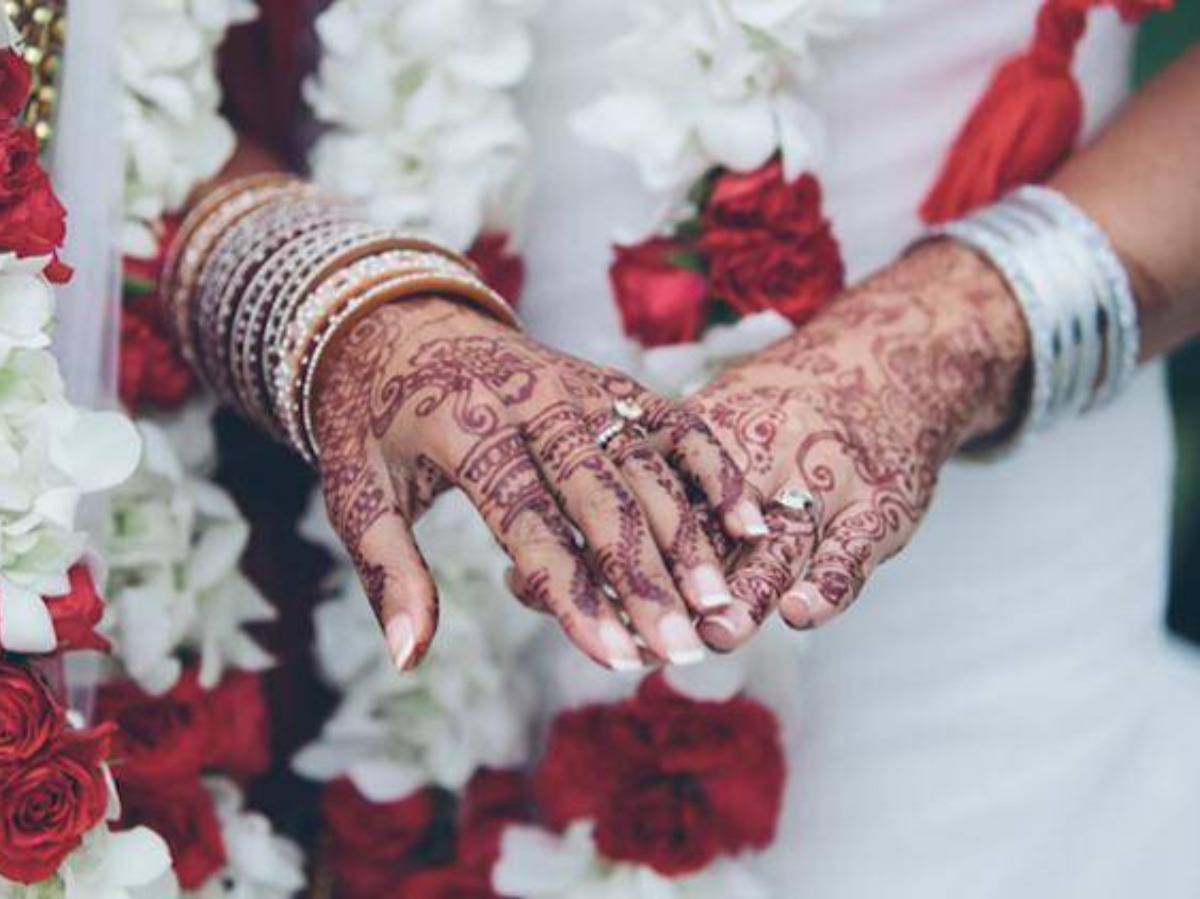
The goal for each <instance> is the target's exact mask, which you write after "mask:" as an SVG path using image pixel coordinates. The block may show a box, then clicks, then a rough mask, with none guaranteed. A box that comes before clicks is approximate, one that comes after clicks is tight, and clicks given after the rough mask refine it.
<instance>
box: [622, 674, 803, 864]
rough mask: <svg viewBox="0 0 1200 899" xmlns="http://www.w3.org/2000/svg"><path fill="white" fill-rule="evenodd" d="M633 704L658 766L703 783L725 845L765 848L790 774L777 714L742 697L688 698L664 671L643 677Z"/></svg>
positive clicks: (727, 847) (772, 836) (736, 848)
mask: <svg viewBox="0 0 1200 899" xmlns="http://www.w3.org/2000/svg"><path fill="white" fill-rule="evenodd" d="M637 705H638V707H639V710H640V711H641V713H642V715H643V716H644V720H645V721H646V722H647V727H648V729H649V737H650V742H651V744H652V746H653V747H654V748H653V751H654V753H655V757H656V759H657V764H658V766H659V767H660V768H661V770H662V771H664V772H666V773H669V774H673V775H681V776H691V777H695V778H698V779H699V780H700V781H701V782H702V783H703V785H704V794H705V796H706V797H707V801H708V806H709V813H710V814H711V815H712V816H713V823H714V824H715V825H716V826H717V827H718V834H719V837H720V840H721V845H722V846H723V847H724V849H725V851H727V852H731V853H732V852H739V851H741V850H743V849H746V848H748V847H749V848H753V849H765V848H766V847H768V846H769V845H770V844H771V842H772V841H773V840H774V839H775V826H776V824H777V823H778V820H779V813H780V809H781V805H782V800H783V786H784V782H785V781H786V779H787V769H786V762H785V757H784V752H783V745H782V743H781V738H780V734H779V722H778V721H777V720H776V718H775V716H774V714H772V713H771V711H770V710H769V709H767V708H766V707H765V706H763V705H760V704H759V703H757V702H754V701H753V700H750V699H746V698H745V697H741V696H737V697H734V698H733V699H731V700H729V701H728V702H697V701H695V700H691V699H686V698H684V697H681V696H680V695H679V694H678V693H676V692H675V691H674V690H672V689H671V687H670V685H669V684H668V683H667V681H666V679H665V678H663V677H661V676H659V677H652V678H648V679H646V680H645V681H643V683H642V686H641V689H640V690H639V692H638V700H637Z"/></svg>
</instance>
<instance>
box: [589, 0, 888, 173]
mask: <svg viewBox="0 0 1200 899" xmlns="http://www.w3.org/2000/svg"><path fill="white" fill-rule="evenodd" d="M884 3H885V0H705V2H697V0H636V2H635V3H632V4H630V9H631V14H632V16H633V18H634V21H635V26H634V28H633V29H632V30H631V31H630V32H629V33H628V34H627V35H625V36H624V37H622V38H621V39H620V40H618V41H617V42H616V43H615V44H614V45H613V46H612V48H611V49H610V51H609V60H608V65H609V73H610V80H611V89H610V91H609V93H607V94H606V95H605V96H603V97H602V98H600V99H599V100H598V101H596V103H594V104H593V105H591V106H589V107H588V108H587V109H585V110H584V111H582V112H581V113H580V114H579V115H578V116H577V117H576V120H575V126H576V130H577V131H578V133H579V134H580V135H581V136H582V137H584V138H585V139H587V140H590V141H593V142H595V143H597V144H599V145H601V146H606V147H608V148H610V149H612V150H614V151H616V152H618V153H621V154H623V155H625V156H627V157H629V158H630V159H632V160H633V161H634V162H635V163H636V164H637V169H638V173H639V176H640V178H641V180H642V183H643V185H644V186H645V187H646V188H648V189H649V190H652V191H655V192H659V191H674V192H677V191H686V190H688V189H689V188H690V187H691V186H692V185H693V184H694V183H695V182H696V181H697V180H699V179H700V178H702V177H703V176H704V175H705V174H706V173H707V172H708V171H710V170H711V169H713V168H717V167H721V168H726V169H731V170H733V171H738V172H746V171H752V170H753V169H757V168H759V167H760V166H762V165H764V164H765V163H766V162H767V161H768V160H769V159H771V157H773V156H774V155H775V154H776V153H778V154H779V155H780V156H781V157H782V159H783V163H784V171H785V174H786V175H787V177H788V179H789V180H791V179H794V178H797V177H799V176H800V175H801V174H803V173H804V172H805V171H809V170H812V169H813V168H814V167H815V165H816V164H818V163H819V161H820V154H821V150H822V148H823V145H824V141H825V138H824V133H823V128H822V125H821V121H820V118H819V116H818V115H817V114H816V112H815V111H814V110H812V109H811V108H810V107H808V106H806V105H805V104H804V102H803V100H802V99H801V98H802V95H803V89H804V88H805V86H807V85H808V84H809V83H811V81H812V78H813V76H814V74H815V72H816V69H817V64H816V63H817V56H818V45H819V44H820V43H822V42H824V41H827V40H829V39H832V38H835V37H840V36H843V35H845V34H847V33H848V32H849V31H850V30H851V29H852V28H853V26H855V25H857V24H860V23H861V22H863V21H865V20H867V19H870V18H873V17H875V16H878V15H879V14H880V13H881V12H882V11H883V7H884Z"/></svg>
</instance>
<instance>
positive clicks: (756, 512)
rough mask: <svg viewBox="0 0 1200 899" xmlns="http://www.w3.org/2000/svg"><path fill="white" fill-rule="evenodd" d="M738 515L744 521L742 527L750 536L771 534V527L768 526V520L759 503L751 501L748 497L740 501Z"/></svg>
mask: <svg viewBox="0 0 1200 899" xmlns="http://www.w3.org/2000/svg"><path fill="white" fill-rule="evenodd" d="M737 516H738V518H740V519H741V521H742V527H743V528H744V529H745V531H746V536H748V537H768V536H770V534H771V529H770V528H769V527H767V520H766V519H765V518H763V514H762V510H761V509H759V508H758V506H757V505H755V504H754V503H752V502H750V500H748V499H744V500H742V501H741V502H740V503H738V507H737Z"/></svg>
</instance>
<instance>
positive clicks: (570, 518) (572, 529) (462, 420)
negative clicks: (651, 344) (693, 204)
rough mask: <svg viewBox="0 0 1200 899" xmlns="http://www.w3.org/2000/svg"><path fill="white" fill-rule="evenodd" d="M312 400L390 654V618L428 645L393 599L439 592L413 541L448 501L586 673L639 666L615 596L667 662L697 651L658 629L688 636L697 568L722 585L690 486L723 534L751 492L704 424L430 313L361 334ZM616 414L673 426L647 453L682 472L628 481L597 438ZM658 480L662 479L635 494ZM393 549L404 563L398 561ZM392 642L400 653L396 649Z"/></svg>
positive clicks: (621, 385) (629, 387) (464, 319)
mask: <svg viewBox="0 0 1200 899" xmlns="http://www.w3.org/2000/svg"><path fill="white" fill-rule="evenodd" d="M317 386H318V392H317V403H316V408H315V412H316V416H315V421H316V428H315V432H316V438H317V444H318V446H319V448H320V451H319V458H320V467H321V474H322V477H323V480H324V485H325V492H326V500H327V504H328V507H329V510H330V517H331V520H332V522H333V525H334V527H335V528H336V529H337V531H338V533H339V534H340V535H341V536H342V538H343V539H344V540H345V542H346V544H347V546H348V547H349V551H350V553H351V555H352V557H353V558H354V560H355V563H356V565H357V566H358V567H359V570H360V572H361V573H362V575H363V579H364V583H365V584H366V585H367V586H368V587H369V592H370V594H371V599H372V602H373V603H374V604H376V606H377V612H378V614H379V616H380V619H381V621H382V622H383V623H384V624H385V626H386V627H388V628H389V638H391V637H392V633H393V629H392V628H391V624H390V622H392V621H393V620H394V619H395V618H396V615H397V614H401V615H407V616H408V619H413V620H414V621H415V623H414V624H413V626H412V630H413V631H415V632H416V636H415V643H416V644H417V646H418V647H423V646H424V645H426V644H427V643H428V640H429V639H430V638H431V637H432V629H431V625H430V624H429V618H430V616H431V615H432V612H430V611H429V610H428V608H424V609H421V608H418V609H414V608H413V607H412V604H411V603H407V602H406V600H405V598H404V597H403V596H402V595H399V594H401V593H402V592H403V589H404V587H405V585H406V584H407V585H409V586H410V587H411V586H412V585H413V584H414V581H413V578H414V577H415V578H416V583H417V587H418V588H419V589H418V591H417V592H422V591H424V592H427V593H428V594H430V597H432V592H433V587H432V581H431V580H430V579H429V577H428V574H427V573H425V574H421V573H420V572H418V573H417V574H416V575H413V570H414V569H415V568H419V567H420V566H421V565H422V564H423V563H421V562H420V557H419V553H418V552H417V550H416V548H415V545H414V544H412V540H411V534H410V533H409V531H408V527H409V525H410V523H411V522H412V521H414V520H415V519H416V518H417V517H419V515H420V514H421V513H422V512H423V511H425V510H426V509H427V508H428V506H429V504H430V503H431V502H432V501H433V500H434V499H435V498H436V496H437V495H438V494H439V493H440V492H442V491H443V490H445V489H447V488H448V487H450V486H455V487H458V488H460V489H462V490H463V491H464V492H466V494H467V495H468V496H469V497H470V499H471V500H472V502H473V503H474V504H475V506H476V508H477V509H478V510H479V511H480V513H481V514H482V516H483V518H484V520H485V521H486V522H487V524H488V525H489V527H490V528H491V530H492V532H493V534H494V535H495V536H496V538H497V540H498V542H499V543H500V544H501V545H502V546H503V547H504V549H505V550H506V551H507V552H508V553H509V555H510V556H511V557H512V558H513V560H514V563H515V565H516V569H517V571H518V573H519V575H520V577H519V580H520V581H521V583H522V585H523V593H524V594H525V596H524V598H525V599H526V601H527V602H529V603H530V604H536V605H544V606H545V607H547V608H548V609H550V610H551V611H553V612H554V614H555V615H556V616H557V617H558V618H559V620H560V622H561V623H562V624H563V626H564V628H565V629H566V630H567V632H568V634H569V635H570V636H571V637H572V639H574V640H575V641H576V642H577V643H578V644H579V645H580V646H581V648H583V649H584V651H585V652H587V653H588V654H589V655H591V656H592V657H593V658H596V659H597V660H599V661H602V662H604V663H606V664H616V665H618V666H620V665H632V664H636V663H637V661H638V659H639V652H638V648H637V645H636V644H635V643H634V641H633V639H632V636H631V635H630V634H629V633H628V631H627V629H626V627H625V625H624V624H623V622H622V618H621V617H620V616H618V614H617V610H616V609H615V608H614V605H613V603H612V602H611V601H610V600H609V599H608V598H607V597H606V592H607V593H609V594H611V595H613V596H615V597H616V598H617V600H618V601H619V604H620V606H622V607H623V609H624V611H625V612H626V613H627V615H628V619H629V621H630V622H631V623H632V625H633V627H634V628H635V629H636V630H637V631H638V632H639V633H640V634H641V635H642V637H643V638H644V640H645V643H646V644H647V645H648V646H649V647H650V648H651V650H652V651H653V652H654V653H655V654H657V655H658V656H660V657H675V656H676V655H683V654H691V653H692V652H693V651H694V650H698V649H699V647H700V643H699V640H698V638H697V637H695V635H694V634H691V636H690V637H686V638H685V637H681V636H680V634H679V629H678V628H677V627H675V628H672V629H671V633H672V634H673V635H674V636H670V637H668V636H664V634H665V633H666V629H665V628H662V627H661V625H662V622H663V620H664V619H666V618H668V617H671V616H676V617H683V618H684V619H685V620H686V616H687V614H688V605H687V604H685V602H684V599H685V598H686V599H687V600H688V601H689V602H691V601H692V600H693V599H694V593H695V591H694V590H691V589H689V588H688V585H687V576H688V571H687V569H688V567H689V566H692V565H695V564H698V562H697V560H705V559H709V560H711V561H712V564H713V565H714V567H715V565H716V559H717V556H716V553H715V551H714V550H713V549H712V547H711V546H710V545H702V544H707V541H708V538H707V535H706V534H705V533H704V530H703V528H702V527H700V526H699V525H698V524H697V523H696V522H698V521H699V520H700V515H699V514H698V513H697V511H696V510H695V509H694V508H693V506H692V501H691V498H690V497H689V495H688V492H687V490H686V489H684V488H683V487H682V486H680V485H681V484H683V483H685V482H691V483H694V484H696V485H699V488H700V489H701V490H703V492H704V495H705V496H706V497H707V499H708V501H709V502H710V503H712V505H713V507H714V508H716V509H717V511H718V514H721V515H724V516H725V517H726V518H727V519H728V517H729V515H730V514H731V513H730V512H729V509H732V508H734V507H736V506H737V505H738V504H739V502H741V501H742V500H743V491H742V486H743V485H742V481H741V480H740V479H739V478H737V477H731V476H730V472H736V467H735V466H734V464H733V462H732V460H731V459H729V458H728V457H727V456H726V455H725V454H724V452H723V450H722V449H721V448H720V445H719V443H718V442H717V440H716V438H715V437H714V436H713V435H712V433H711V432H710V431H709V430H708V428H707V426H706V425H705V424H704V423H703V422H702V421H700V419H699V418H698V417H697V416H695V415H694V414H692V413H690V412H684V411H682V410H679V409H677V408H676V407H674V406H672V405H671V404H669V403H667V402H666V401H665V400H662V399H661V398H658V397H654V396H652V395H649V394H647V393H646V391H645V390H644V389H643V388H641V387H640V386H639V385H637V384H636V382H634V381H632V380H631V379H629V378H628V377H626V376H624V375H622V374H620V373H618V372H614V371H611V370H608V369H602V368H596V367H593V366H590V365H588V364H586V363H584V362H581V361H579V360H576V359H573V358H570V357H567V356H564V355H561V354H559V353H556V352H554V351H552V350H549V349H547V348H545V347H543V346H541V345H539V344H537V343H534V342H533V341H531V340H529V339H527V338H525V337H524V336H522V335H521V334H519V333H517V332H514V331H512V330H510V329H508V328H506V327H504V326H503V325H500V324H498V323H495V322H492V321H491V320H490V319H487V318H485V317H483V316H481V315H479V314H478V313H476V312H474V311H472V310H469V309H466V308H464V307H459V306H456V305H454V304H452V303H449V302H448V301H443V300H435V299H431V300H428V301H425V302H422V303H410V304H403V305H396V306H390V307H385V308H383V309H380V310H376V311H375V312H373V313H372V314H371V315H370V316H368V317H366V318H365V319H363V320H362V321H360V322H358V323H356V324H355V325H353V326H352V327H351V328H350V330H349V332H348V333H347V335H346V336H345V337H344V338H343V340H342V341H340V342H339V344H338V345H336V346H335V347H334V348H333V351H332V352H331V354H330V356H329V358H328V360H327V361H326V363H325V364H324V365H323V366H322V370H321V372H320V378H319V380H318V385H317ZM615 398H630V399H635V400H637V401H638V402H639V403H641V404H643V405H644V406H645V407H646V408H647V409H649V410H652V411H653V413H654V416H655V418H656V419H657V420H659V421H662V422H669V423H671V424H672V428H671V429H669V430H670V433H667V430H668V429H666V428H663V430H662V431H661V432H656V433H655V434H654V435H653V436H654V439H655V441H656V442H657V443H656V446H657V445H658V444H661V446H662V452H664V453H668V454H671V456H672V458H673V459H677V460H678V461H677V462H675V463H674V464H675V465H676V466H677V467H678V469H679V470H678V472H676V470H675V469H674V468H672V466H671V465H668V463H667V461H666V460H665V459H664V458H663V456H662V455H660V454H659V451H658V450H657V449H655V450H650V449H649V448H647V453H649V454H650V455H651V456H653V457H654V459H653V465H651V462H650V460H649V459H648V458H646V457H641V458H642V461H641V462H640V463H639V465H640V466H641V468H640V469H637V470H634V469H631V468H630V467H629V465H628V464H626V463H625V462H623V461H622V460H619V459H615V458H612V457H610V456H608V455H606V454H605V453H604V452H602V451H601V450H600V449H599V448H598V447H597V446H596V444H595V434H596V431H597V427H596V422H599V421H604V420H611V416H612V403H613V400H614V399H615ZM680 423H682V424H680ZM685 426H686V427H685ZM648 465H651V467H652V468H653V470H654V472H655V474H654V476H653V477H640V476H635V475H640V473H641V472H642V471H644V470H646V468H647V466H648ZM714 485H718V486H719V492H717V488H716V487H714ZM385 532H386V538H385V536H383V535H384V533H385ZM579 534H582V536H583V537H584V538H585V539H586V543H587V551H586V552H585V551H584V550H583V549H582V548H581V547H580V546H579V545H578V541H577V537H578V535H579ZM388 541H391V542H394V543H396V544H399V545H401V546H402V548H403V550H404V551H403V552H400V553H399V554H397V555H395V556H390V555H389V549H388ZM368 543H371V544H372V547H373V548H370V549H368V548H367V544H368ZM717 570H718V571H719V569H717ZM673 575H674V577H673ZM677 581H678V582H679V583H677ZM681 590H682V595H681ZM392 594H397V595H394V596H393V595H392ZM389 603H390V605H389ZM433 603H434V599H433V598H429V599H428V600H427V601H426V602H425V603H424V606H426V607H427V606H430V605H433ZM408 619H406V621H408ZM409 623H412V622H411V621H410V622H409ZM689 632H690V629H689ZM396 633H397V634H402V635H404V636H405V637H406V636H407V633H408V632H407V631H396ZM394 642H396V643H398V644H403V645H405V646H406V645H407V640H406V639H401V637H396V639H395V641H394ZM680 644H686V645H680Z"/></svg>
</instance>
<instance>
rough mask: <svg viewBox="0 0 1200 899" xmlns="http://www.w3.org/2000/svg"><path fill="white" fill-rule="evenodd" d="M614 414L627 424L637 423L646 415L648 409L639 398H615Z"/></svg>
mask: <svg viewBox="0 0 1200 899" xmlns="http://www.w3.org/2000/svg"><path fill="white" fill-rule="evenodd" d="M612 408H613V414H614V415H616V416H617V418H619V419H621V421H623V422H625V423H626V424H637V423H638V422H639V421H641V420H642V419H643V418H645V417H646V410H645V409H644V408H642V405H641V404H640V403H639V402H638V401H637V400H628V399H621V400H613V407H612Z"/></svg>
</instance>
